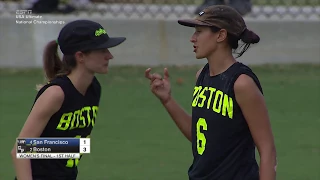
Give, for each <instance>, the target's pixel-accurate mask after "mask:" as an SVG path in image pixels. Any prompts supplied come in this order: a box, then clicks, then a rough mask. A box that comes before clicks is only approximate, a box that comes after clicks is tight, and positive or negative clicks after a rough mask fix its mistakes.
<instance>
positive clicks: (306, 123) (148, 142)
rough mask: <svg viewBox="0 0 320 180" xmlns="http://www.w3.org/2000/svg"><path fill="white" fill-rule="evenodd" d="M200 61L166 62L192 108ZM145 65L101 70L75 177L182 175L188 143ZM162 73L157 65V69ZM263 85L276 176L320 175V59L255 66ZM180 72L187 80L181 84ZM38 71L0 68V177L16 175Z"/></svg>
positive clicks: (287, 179) (176, 89) (119, 179)
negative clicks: (91, 124) (86, 145)
mask: <svg viewBox="0 0 320 180" xmlns="http://www.w3.org/2000/svg"><path fill="white" fill-rule="evenodd" d="M198 68H199V67H170V68H169V72H170V73H171V79H172V84H173V87H172V89H173V95H174V97H175V98H176V99H177V101H178V102H180V103H181V105H182V106H183V107H185V108H186V110H187V111H189V112H190V110H191V108H190V101H191V100H190V97H191V94H192V92H193V85H194V82H195V72H196V71H197V69H198ZM144 70H145V68H143V67H111V69H110V73H109V75H107V76H99V79H100V82H101V84H102V86H103V96H102V100H101V105H100V111H99V116H98V119H97V122H96V126H95V128H94V130H93V133H92V137H91V138H92V139H91V142H92V145H91V152H92V153H91V154H88V155H85V156H84V158H83V159H82V160H81V161H80V163H79V169H80V173H79V180H88V179H90V180H102V179H111V180H147V179H148V180H149V179H152V180H164V179H165V180H185V179H187V169H188V168H189V165H190V163H191V161H192V154H191V146H190V143H189V142H188V141H187V140H186V139H185V138H184V137H183V136H182V134H181V133H180V132H179V130H178V129H177V128H176V127H175V125H174V123H173V122H172V120H171V119H170V118H169V116H168V115H167V113H166V112H165V110H164V109H163V108H162V107H161V105H160V103H159V102H158V100H157V99H156V98H155V97H154V96H153V95H152V94H151V92H150V91H149V83H148V81H147V80H145V79H144V76H143V75H144ZM156 70H157V71H159V72H162V68H161V67H157V68H156ZM253 70H254V71H255V72H256V74H257V75H258V76H259V78H260V80H261V83H262V85H263V88H264V91H265V98H266V102H267V105H268V107H269V113H270V116H271V121H272V127H273V131H274V135H275V140H276V146H277V152H278V161H279V165H278V179H279V180H316V179H320V171H319V167H320V141H319V137H320V131H319V127H320V113H319V102H320V66H319V65H290V66H284V65H282V66H272V65H266V66H263V67H262V66H259V67H253ZM177 78H183V79H184V83H183V84H182V85H178V84H177V83H176V79H177ZM42 81H43V75H42V74H41V71H39V70H25V71H22V72H21V71H14V70H0V87H1V89H0V106H1V107H0V110H1V113H0V137H1V143H2V146H1V149H0V154H1V156H0V179H1V180H9V179H12V178H13V176H14V169H13V165H12V162H11V159H10V150H11V148H12V145H13V143H14V141H15V137H16V136H17V135H18V133H19V131H20V129H21V127H22V125H23V123H24V121H25V119H26V117H27V115H28V112H29V109H30V108H31V105H32V102H33V99H34V96H35V93H36V91H35V90H34V89H35V84H37V83H41V82H42Z"/></svg>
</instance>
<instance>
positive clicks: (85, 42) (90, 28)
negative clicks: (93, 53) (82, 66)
mask: <svg viewBox="0 0 320 180" xmlns="http://www.w3.org/2000/svg"><path fill="white" fill-rule="evenodd" d="M125 40H126V38H125V37H109V35H108V34H107V31H106V30H105V29H104V28H103V27H102V26H101V25H100V24H99V23H97V22H94V21H90V20H75V21H72V22H69V23H68V24H66V25H65V26H64V27H63V28H62V29H61V31H60V33H59V37H58V39H57V43H58V44H59V46H60V50H61V52H62V53H63V54H64V55H72V54H74V53H76V52H77V51H87V50H98V49H107V48H112V47H115V46H117V45H119V44H121V43H123V42H124V41H125Z"/></svg>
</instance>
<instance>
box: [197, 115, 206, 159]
mask: <svg viewBox="0 0 320 180" xmlns="http://www.w3.org/2000/svg"><path fill="white" fill-rule="evenodd" d="M201 127H202V130H203V131H206V130H207V122H206V120H205V119H204V118H199V119H198V122H197V127H196V131H197V151H198V154H200V155H202V154H203V152H204V150H205V149H206V142H207V139H206V137H205V135H204V134H203V133H202V132H201Z"/></svg>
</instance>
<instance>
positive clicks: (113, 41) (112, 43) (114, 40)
mask: <svg viewBox="0 0 320 180" xmlns="http://www.w3.org/2000/svg"><path fill="white" fill-rule="evenodd" d="M126 39H127V38H125V37H110V38H109V40H108V41H107V42H105V43H103V44H101V45H99V46H98V47H96V48H95V49H106V48H112V47H115V46H118V45H119V44H121V43H123V42H124V41H125V40H126Z"/></svg>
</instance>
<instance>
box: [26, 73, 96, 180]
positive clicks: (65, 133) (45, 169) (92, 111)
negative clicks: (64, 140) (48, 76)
mask: <svg viewBox="0 0 320 180" xmlns="http://www.w3.org/2000/svg"><path fill="white" fill-rule="evenodd" d="M53 85H57V86H60V87H61V88H62V90H63V91H64V95H65V96H64V102H63V104H62V107H61V108H60V110H59V111H58V112H56V113H55V114H54V115H53V116H52V117H51V118H50V120H49V122H48V124H47V125H46V127H45V129H44V130H43V132H42V134H41V136H40V137H70V138H75V137H77V138H80V137H82V138H86V137H89V136H90V133H91V130H92V128H93V127H94V125H95V120H96V117H97V112H98V108H99V101H100V95H101V86H100V83H99V82H98V80H97V79H96V77H94V79H93V81H92V83H91V85H90V86H89V88H88V90H87V92H86V94H85V95H82V94H81V93H80V92H79V91H78V90H77V89H76V88H75V87H74V86H73V84H72V82H71V81H70V79H69V78H68V77H67V76H62V77H58V78H56V79H54V80H52V81H50V82H49V83H48V84H46V85H45V86H44V87H43V88H42V89H40V91H39V92H38V94H37V96H36V99H35V101H36V100H37V99H38V98H39V96H40V95H41V94H42V93H43V92H44V91H45V90H46V89H47V88H48V87H49V86H53ZM80 158H81V157H80ZM79 160H80V159H69V160H68V159H61V160H60V159H59V160H42V159H41V160H38V159H37V160H34V159H32V160H31V167H32V176H33V177H34V178H41V179H46V180H74V179H76V177H77V174H78V169H77V165H78V163H79Z"/></svg>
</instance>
